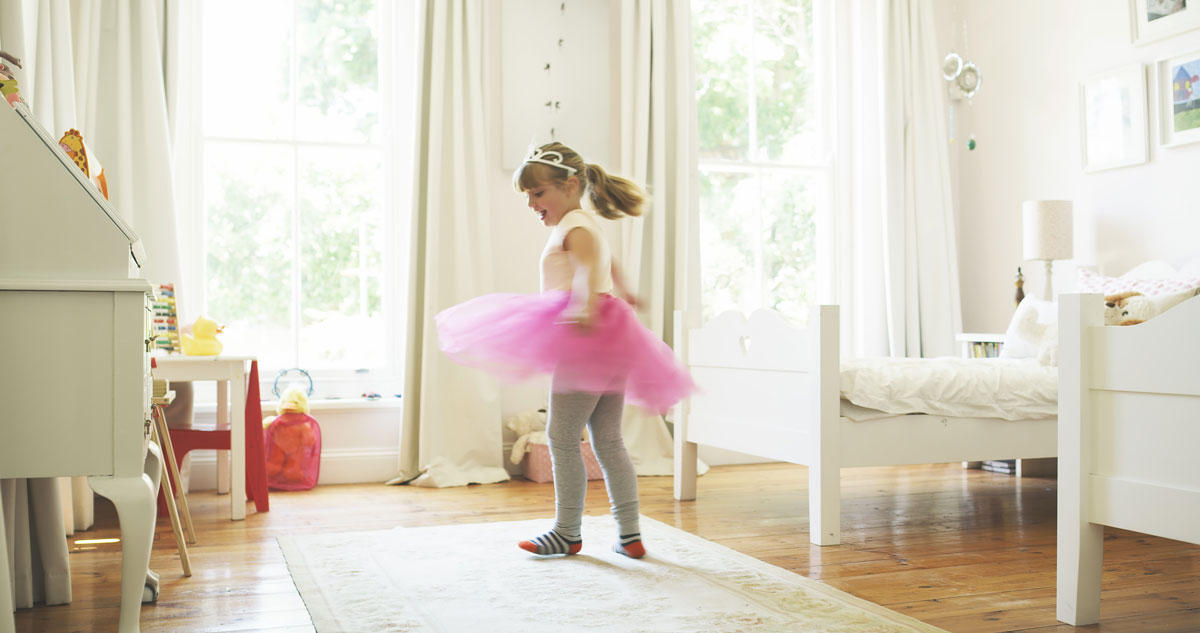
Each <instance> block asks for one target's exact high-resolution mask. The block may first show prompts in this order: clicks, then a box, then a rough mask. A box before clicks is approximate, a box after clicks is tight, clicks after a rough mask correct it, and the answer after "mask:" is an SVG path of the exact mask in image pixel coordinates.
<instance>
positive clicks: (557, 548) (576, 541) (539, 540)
mask: <svg viewBox="0 0 1200 633" xmlns="http://www.w3.org/2000/svg"><path fill="white" fill-rule="evenodd" d="M517 547H519V548H521V549H523V550H525V551H527V552H529V553H531V554H540V555H546V554H567V555H568V556H569V555H571V554H578V553H579V550H581V549H583V539H582V538H573V539H570V538H567V537H565V536H563V535H561V534H559V533H558V532H556V531H554V530H550V531H549V532H546V533H545V534H543V535H541V536H539V537H536V538H534V539H533V540H532V541H521V542H520V543H517Z"/></svg>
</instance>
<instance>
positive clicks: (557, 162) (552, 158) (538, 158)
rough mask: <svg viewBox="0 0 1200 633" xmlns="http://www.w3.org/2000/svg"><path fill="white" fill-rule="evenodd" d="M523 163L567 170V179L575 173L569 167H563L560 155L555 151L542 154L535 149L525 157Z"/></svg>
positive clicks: (542, 152)
mask: <svg viewBox="0 0 1200 633" xmlns="http://www.w3.org/2000/svg"><path fill="white" fill-rule="evenodd" d="M525 162H527V163H541V164H543V165H550V166H551V167H558V168H560V169H565V170H567V176H568V177H570V176H574V175H575V172H576V171H577V170H576V169H575V168H574V167H572V166H570V165H564V164H563V156H562V154H560V153H558V152H555V151H549V152H544V151H542V150H541V149H537V148H535V149H534V150H533V151H531V152H529V155H528V156H526V157H525Z"/></svg>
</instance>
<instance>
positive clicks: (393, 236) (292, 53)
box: [184, 0, 415, 397]
mask: <svg viewBox="0 0 1200 633" xmlns="http://www.w3.org/2000/svg"><path fill="white" fill-rule="evenodd" d="M196 4H197V5H200V7H199V8H196V9H193V11H195V12H196V15H194V16H193V17H196V18H198V19H197V20H196V23H197V24H198V28H199V31H198V32H194V33H192V38H191V41H194V42H196V49H197V50H196V51H195V53H196V55H195V57H196V59H197V61H196V62H194V63H193V65H192V68H194V69H196V70H197V77H196V78H195V79H194V80H193V81H194V82H195V85H196V87H197V88H198V92H197V94H196V95H195V103H196V106H195V112H194V116H192V117H191V119H190V120H189V119H186V118H185V119H184V120H185V121H187V123H185V125H187V124H190V126H191V128H190V130H187V131H185V133H184V136H185V137H190V140H191V142H190V143H189V144H188V145H187V147H188V149H189V151H191V152H192V155H191V156H190V158H191V166H192V167H191V173H190V174H188V175H189V176H190V178H192V179H193V182H191V183H190V189H191V191H192V196H191V198H190V199H189V200H187V201H186V202H185V203H184V204H185V206H190V208H187V209H186V214H185V215H186V216H187V217H189V218H191V220H190V222H191V224H190V226H187V227H184V234H185V235H190V236H191V237H192V239H191V240H189V241H191V242H192V245H191V247H190V248H187V249H185V251H186V252H185V253H184V260H185V262H184V268H185V277H190V278H191V279H192V280H193V281H194V282H195V283H197V285H199V286H200V289H199V292H196V291H193V292H191V293H189V294H188V295H187V296H189V297H190V298H191V300H192V301H193V302H194V303H195V305H194V306H193V307H194V308H195V309H194V310H192V311H191V312H192V313H193V314H195V313H202V314H205V315H207V316H210V317H212V318H214V319H216V320H217V321H218V322H219V323H224V324H226V326H227V327H226V329H225V332H224V334H223V335H222V340H223V341H224V343H225V347H226V349H233V350H247V351H251V350H252V353H254V354H255V355H256V356H257V357H258V358H259V360H260V364H261V365H262V366H263V370H262V373H263V378H264V381H266V380H268V379H269V378H270V377H272V376H273V375H274V372H276V371H279V370H281V369H285V368H290V367H301V368H304V369H306V370H308V371H309V372H310V374H312V375H313V376H314V378H317V380H316V381H315V382H316V383H317V386H318V392H316V393H315V394H314V397H322V396H331V395H340V396H349V395H355V396H356V395H358V394H359V393H362V391H364V390H371V391H380V392H381V393H393V392H398V387H399V380H398V376H399V373H400V366H401V363H402V359H401V357H400V356H401V355H400V353H399V350H400V348H401V344H402V341H400V340H399V338H398V337H401V336H403V329H402V328H398V327H396V324H398V323H402V322H403V308H402V299H401V296H402V295H401V293H400V290H401V288H400V286H401V282H402V277H401V273H400V271H401V269H402V267H403V265H404V259H403V257H404V256H403V253H404V252H405V251H406V244H405V243H404V239H403V236H402V234H401V233H402V232H403V231H404V230H405V229H406V227H407V222H406V220H405V218H406V216H407V207H408V204H409V200H410V199H411V197H410V196H409V195H407V194H408V191H409V189H408V187H409V183H407V182H405V181H404V180H403V179H399V178H396V177H395V176H394V174H409V173H411V172H412V170H411V168H410V167H409V165H410V163H409V161H411V158H410V156H411V155H412V152H411V136H410V134H411V133H410V132H409V130H410V129H411V128H412V125H411V123H412V116H413V109H412V104H411V103H410V102H411V95H412V92H413V91H412V89H411V86H412V85H413V84H412V83H409V84H408V85H403V84H404V82H405V80H406V79H407V80H408V81H409V82H412V81H413V77H414V75H413V72H414V70H413V69H412V68H410V67H402V66H404V62H403V61H397V62H395V63H396V65H397V67H395V68H393V67H391V66H390V64H389V61H390V60H411V59H413V58H414V56H413V55H410V54H407V51H406V50H405V47H408V48H411V47H412V46H413V43H414V40H413V30H412V29H413V27H414V26H415V20H413V16H412V15H407V13H411V12H405V11H402V10H401V9H400V7H401V6H406V5H407V4H408V3H391V2H386V1H383V0H336V1H335V0H256V1H255V2H242V1H240V0H206V1H205V2H203V3H196ZM393 11H395V12H396V13H397V14H399V13H405V15H397V14H393ZM397 52H398V53H397ZM188 132H190V134H189V133H188ZM405 133H408V134H405ZM406 143H407V144H406ZM185 186H187V185H185ZM200 236H203V237H202V238H200ZM188 270H191V272H192V274H191V275H190V276H189V275H187V271H188ZM393 390H394V391H393Z"/></svg>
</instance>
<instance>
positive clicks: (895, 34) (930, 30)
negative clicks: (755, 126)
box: [880, 0, 962, 357]
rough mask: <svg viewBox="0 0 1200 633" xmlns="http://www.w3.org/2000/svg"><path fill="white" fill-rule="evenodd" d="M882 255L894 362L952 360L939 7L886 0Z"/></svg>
mask: <svg viewBox="0 0 1200 633" xmlns="http://www.w3.org/2000/svg"><path fill="white" fill-rule="evenodd" d="M885 2H886V4H885V7H884V14H883V41H884V45H883V50H882V53H883V63H882V65H881V66H880V68H881V69H882V72H881V73H880V74H881V75H882V77H883V88H884V98H883V100H882V101H883V103H884V104H885V108H884V116H885V118H884V139H885V144H884V148H885V158H884V164H885V169H886V178H885V188H886V189H885V194H884V195H885V208H886V212H885V216H884V226H885V235H884V240H883V244H884V253H885V264H884V265H885V279H886V284H887V285H886V293H887V309H888V325H889V340H890V344H891V353H892V355H893V356H910V357H915V356H924V357H933V356H951V355H954V354H955V343H954V335H955V333H957V332H959V331H961V329H962V313H961V305H960V300H959V287H958V257H957V254H956V252H957V247H956V240H955V230H954V208H953V203H952V198H951V186H950V158H949V150H948V139H947V133H946V129H945V127H944V125H943V121H944V113H945V107H946V106H945V98H944V96H943V95H944V94H945V86H944V81H943V80H942V78H941V74H940V68H941V65H940V60H941V56H940V55H939V53H938V50H937V32H936V30H935V25H934V6H933V0H885Z"/></svg>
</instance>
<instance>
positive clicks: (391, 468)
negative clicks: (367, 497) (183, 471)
mask: <svg viewBox="0 0 1200 633" xmlns="http://www.w3.org/2000/svg"><path fill="white" fill-rule="evenodd" d="M190 457H191V460H192V463H191V479H190V482H189V484H188V489H189V490H216V489H217V455H216V452H215V451H196V452H194V453H191V454H190ZM399 459H400V452H399V451H398V450H395V449H392V450H363V449H347V450H337V449H334V450H323V451H321V474H320V478H319V479H318V480H317V483H318V485H321V484H361V483H383V482H385V481H387V480H389V479H391V478H392V477H395V476H396V470H397V467H398V464H399Z"/></svg>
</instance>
